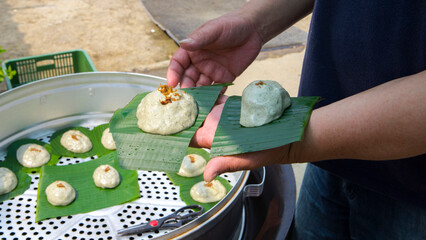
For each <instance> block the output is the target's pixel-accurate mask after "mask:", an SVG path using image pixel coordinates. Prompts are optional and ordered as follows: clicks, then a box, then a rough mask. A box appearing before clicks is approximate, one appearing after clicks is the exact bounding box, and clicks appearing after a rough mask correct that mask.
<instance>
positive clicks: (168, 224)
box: [117, 205, 204, 236]
mask: <svg viewBox="0 0 426 240" xmlns="http://www.w3.org/2000/svg"><path fill="white" fill-rule="evenodd" d="M188 209H195V210H198V211H194V212H189V213H186V214H184V212H185V210H188ZM203 212H204V208H203V207H202V206H201V205H189V206H185V207H182V208H179V209H178V210H176V211H175V212H174V213H172V214H170V215H168V216H166V217H163V218H159V219H156V220H151V221H149V222H148V223H142V224H138V225H135V226H132V227H129V228H125V229H121V230H118V232H117V235H118V236H127V235H133V234H138V233H144V232H149V231H155V230H159V229H162V228H177V227H180V226H182V225H184V224H186V223H188V222H190V221H192V220H194V219H195V218H197V217H198V216H200V215H201V214H203Z"/></svg>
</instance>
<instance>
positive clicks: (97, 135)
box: [91, 123, 115, 157]
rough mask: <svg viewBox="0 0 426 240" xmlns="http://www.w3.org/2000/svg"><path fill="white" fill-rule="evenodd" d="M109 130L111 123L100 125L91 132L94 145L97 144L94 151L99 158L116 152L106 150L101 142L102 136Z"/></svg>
mask: <svg viewBox="0 0 426 240" xmlns="http://www.w3.org/2000/svg"><path fill="white" fill-rule="evenodd" d="M107 128H109V123H105V124H102V125H99V126H97V127H95V128H93V129H92V131H91V136H92V139H93V142H92V143H96V144H93V150H94V151H95V153H96V155H98V157H101V156H104V155H107V154H110V153H112V152H115V150H109V149H106V148H105V147H104V145H103V144H102V142H101V139H102V134H103V133H104V130H105V129H107Z"/></svg>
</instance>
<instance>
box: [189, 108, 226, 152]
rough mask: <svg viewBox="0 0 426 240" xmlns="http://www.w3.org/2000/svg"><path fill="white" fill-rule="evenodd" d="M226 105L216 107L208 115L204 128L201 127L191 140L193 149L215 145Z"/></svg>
mask: <svg viewBox="0 0 426 240" xmlns="http://www.w3.org/2000/svg"><path fill="white" fill-rule="evenodd" d="M223 106H224V104H220V105H215V106H214V107H213V108H212V110H211V111H210V113H209V114H208V115H207V117H206V120H205V121H204V123H203V126H202V127H200V128H199V129H198V130H197V131H196V132H195V134H194V136H193V137H192V139H191V143H190V146H191V147H203V148H210V147H211V145H212V143H213V138H214V134H215V132H216V129H217V124H218V123H219V120H220V116H221V115H222V111H223Z"/></svg>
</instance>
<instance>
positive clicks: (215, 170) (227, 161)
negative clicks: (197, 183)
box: [204, 155, 257, 182]
mask: <svg viewBox="0 0 426 240" xmlns="http://www.w3.org/2000/svg"><path fill="white" fill-rule="evenodd" d="M240 156H241V155H235V156H223V157H215V158H213V159H212V160H210V161H209V162H208V163H207V166H206V168H205V170H204V180H205V181H206V182H209V181H212V180H213V179H215V178H216V177H217V176H219V175H220V174H222V173H225V172H236V171H240V170H249V169H255V168H257V166H255V164H253V162H252V161H249V160H248V159H245V158H244V157H242V156H241V157H240Z"/></svg>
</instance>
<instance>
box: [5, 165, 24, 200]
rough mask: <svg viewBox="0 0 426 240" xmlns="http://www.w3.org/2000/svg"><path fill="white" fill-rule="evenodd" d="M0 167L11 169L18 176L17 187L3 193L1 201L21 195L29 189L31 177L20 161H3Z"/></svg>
mask: <svg viewBox="0 0 426 240" xmlns="http://www.w3.org/2000/svg"><path fill="white" fill-rule="evenodd" d="M0 167H5V168H8V169H10V170H11V171H12V172H14V173H15V175H16V177H17V178H18V185H16V187H15V189H13V190H12V191H11V192H9V193H5V194H1V195H0V202H3V201H6V200H8V199H10V198H13V197H16V196H19V195H21V194H23V193H24V192H25V191H27V189H28V188H29V187H30V185H31V177H30V176H29V175H28V174H27V173H26V172H25V171H24V170H23V169H22V166H21V165H20V164H19V163H17V162H13V161H7V162H6V161H3V162H0Z"/></svg>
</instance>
